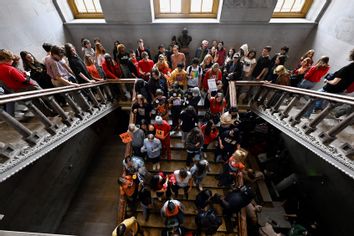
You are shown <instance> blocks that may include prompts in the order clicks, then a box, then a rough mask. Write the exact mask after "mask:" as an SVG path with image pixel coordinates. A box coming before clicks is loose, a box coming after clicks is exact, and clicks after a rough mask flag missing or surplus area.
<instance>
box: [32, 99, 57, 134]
mask: <svg viewBox="0 0 354 236" xmlns="http://www.w3.org/2000/svg"><path fill="white" fill-rule="evenodd" d="M26 105H27V107H28V109H30V111H31V112H32V113H33V114H35V115H36V116H37V117H38V119H39V120H40V121H41V122H42V123H43V124H44V126H45V130H46V131H48V133H50V134H51V135H55V134H56V133H57V129H58V126H57V125H56V124H54V123H53V122H52V121H51V120H49V119H48V117H46V116H45V115H44V114H43V113H42V112H41V111H40V110H39V109H38V107H36V106H35V105H34V104H33V103H32V101H28V102H26Z"/></svg>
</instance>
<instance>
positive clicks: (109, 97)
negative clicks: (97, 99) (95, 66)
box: [103, 85, 113, 101]
mask: <svg viewBox="0 0 354 236" xmlns="http://www.w3.org/2000/svg"><path fill="white" fill-rule="evenodd" d="M103 91H104V93H105V94H106V97H107V100H109V101H111V100H113V95H112V92H111V88H110V87H109V86H108V85H105V86H103Z"/></svg>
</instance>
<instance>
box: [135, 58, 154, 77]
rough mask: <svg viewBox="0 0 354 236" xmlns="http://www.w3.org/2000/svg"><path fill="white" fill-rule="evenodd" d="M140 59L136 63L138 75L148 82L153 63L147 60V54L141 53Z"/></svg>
mask: <svg viewBox="0 0 354 236" xmlns="http://www.w3.org/2000/svg"><path fill="white" fill-rule="evenodd" d="M141 57H142V59H141V60H140V61H139V63H138V68H139V74H140V76H141V78H142V79H144V80H145V81H149V79H150V75H151V70H152V68H153V67H154V61H153V60H150V59H149V54H148V53H147V52H143V53H141Z"/></svg>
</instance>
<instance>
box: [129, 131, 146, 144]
mask: <svg viewBox="0 0 354 236" xmlns="http://www.w3.org/2000/svg"><path fill="white" fill-rule="evenodd" d="M132 139H133V141H132V146H133V147H138V148H141V147H142V146H143V145H144V139H145V134H144V131H143V130H142V129H137V130H135V131H134V132H133V138H132Z"/></svg>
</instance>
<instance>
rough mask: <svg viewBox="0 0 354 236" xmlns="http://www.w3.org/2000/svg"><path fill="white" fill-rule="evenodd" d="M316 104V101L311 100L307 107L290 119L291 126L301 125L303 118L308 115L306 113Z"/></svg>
mask: <svg viewBox="0 0 354 236" xmlns="http://www.w3.org/2000/svg"><path fill="white" fill-rule="evenodd" d="M314 103H315V100H314V99H311V98H310V99H309V100H308V101H307V102H306V104H305V106H304V107H303V108H302V109H301V110H300V111H299V113H297V114H296V115H295V116H292V117H290V118H289V122H290V125H291V126H295V125H296V124H299V123H300V121H301V117H302V116H303V115H304V114H305V113H306V111H307V110H308V109H309V108H310V107H311V106H312V105H313V104H314Z"/></svg>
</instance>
